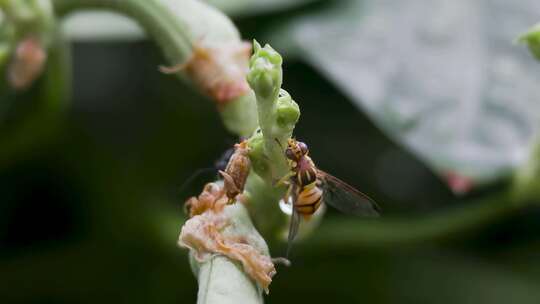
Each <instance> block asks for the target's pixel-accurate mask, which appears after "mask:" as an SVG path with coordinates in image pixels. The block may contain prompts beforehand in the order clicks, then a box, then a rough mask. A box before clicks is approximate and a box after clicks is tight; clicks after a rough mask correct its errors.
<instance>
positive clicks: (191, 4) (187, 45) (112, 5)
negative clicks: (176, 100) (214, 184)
mask: <svg viewBox="0 0 540 304" xmlns="http://www.w3.org/2000/svg"><path fill="white" fill-rule="evenodd" d="M51 1H52V3H53V6H54V9H55V11H56V13H57V14H58V15H59V16H60V17H62V16H67V15H69V14H70V13H73V12H75V11H79V10H86V9H102V10H108V11H113V12H116V13H119V14H122V15H125V16H127V17H130V18H131V19H133V20H134V21H135V22H137V23H138V24H139V26H141V27H142V28H143V29H144V31H145V32H146V33H147V35H148V36H149V37H150V38H151V39H153V40H154V41H155V42H156V44H157V45H158V47H159V48H160V49H161V50H162V51H163V53H164V55H165V58H166V60H167V61H168V63H169V64H170V65H178V64H184V63H186V62H188V60H190V59H191V58H192V56H193V55H194V50H195V46H196V45H197V44H198V43H200V42H201V40H204V41H205V43H206V44H208V45H209V46H212V45H216V46H219V45H228V44H231V43H237V44H239V45H240V44H241V40H240V34H239V32H238V30H237V29H236V27H235V26H234V24H233V23H232V22H231V21H230V20H229V19H228V18H227V17H226V16H225V15H223V14H222V13H221V12H219V11H217V10H216V9H214V8H213V7H211V6H209V5H207V4H205V3H203V2H202V1H195V0H183V1H180V0H51ZM202 20H203V22H202ZM246 60H247V59H246ZM230 64H231V65H234V64H238V63H235V62H231V63H230ZM156 70H157V68H156ZM219 73H220V71H217V72H216V73H213V74H219ZM178 75H179V76H180V78H181V79H182V80H186V79H187V78H188V77H186V72H185V71H184V70H182V73H179V74H178ZM208 77H209V79H212V77H214V75H208ZM242 80H243V78H242ZM199 89H202V88H200V87H199ZM220 114H221V116H222V119H223V123H224V125H225V127H226V128H227V129H228V130H229V131H231V132H232V133H235V134H237V135H238V136H244V137H247V136H249V135H251V133H252V132H253V130H255V128H256V127H257V116H256V105H255V96H254V95H253V94H252V92H250V91H248V92H247V93H245V94H243V95H240V96H238V97H236V98H234V99H232V100H230V101H229V102H227V103H226V104H225V105H223V106H222V107H220Z"/></svg>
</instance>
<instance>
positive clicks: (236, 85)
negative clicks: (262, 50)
mask: <svg viewBox="0 0 540 304" xmlns="http://www.w3.org/2000/svg"><path fill="white" fill-rule="evenodd" d="M202 44H203V43H202V42H198V43H196V44H195V45H194V46H193V54H192V55H191V57H190V58H189V59H188V61H187V62H186V63H183V64H180V65H177V66H174V67H161V68H160V70H161V71H162V72H163V73H168V74H171V73H177V72H180V71H185V72H186V73H187V74H188V75H189V77H190V78H191V79H192V80H193V81H194V82H195V83H196V84H197V85H198V86H199V87H200V88H201V90H203V91H204V92H205V93H206V94H207V95H209V96H210V97H212V98H213V99H214V100H215V101H216V102H217V103H218V105H224V104H226V103H228V102H229V101H232V100H234V99H236V98H238V97H240V96H242V95H245V94H246V93H247V92H249V90H250V89H249V85H248V83H247V81H246V75H247V72H248V69H249V57H250V55H251V44H250V43H248V42H244V41H242V42H231V43H227V44H221V45H217V46H204V45H202Z"/></svg>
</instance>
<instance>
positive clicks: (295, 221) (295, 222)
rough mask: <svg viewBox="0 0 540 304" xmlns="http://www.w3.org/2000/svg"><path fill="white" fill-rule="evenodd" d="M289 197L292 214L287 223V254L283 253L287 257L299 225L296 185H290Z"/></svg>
mask: <svg viewBox="0 0 540 304" xmlns="http://www.w3.org/2000/svg"><path fill="white" fill-rule="evenodd" d="M291 187H292V189H291V197H292V204H293V206H292V215H291V223H290V225H289V236H288V237H287V254H286V255H285V256H286V257H287V258H288V257H289V253H290V251H291V248H292V244H293V241H294V238H295V237H296V235H297V234H298V228H299V227H300V214H298V212H297V211H296V207H295V205H296V199H297V196H298V195H297V191H296V190H297V189H296V187H297V186H296V185H295V184H292V185H291Z"/></svg>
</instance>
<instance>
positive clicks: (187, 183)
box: [178, 168, 217, 196]
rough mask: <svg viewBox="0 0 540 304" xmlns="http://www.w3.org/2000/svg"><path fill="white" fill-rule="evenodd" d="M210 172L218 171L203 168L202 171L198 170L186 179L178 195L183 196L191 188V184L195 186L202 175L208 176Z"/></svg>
mask: <svg viewBox="0 0 540 304" xmlns="http://www.w3.org/2000/svg"><path fill="white" fill-rule="evenodd" d="M210 172H217V169H216V168H202V169H197V170H196V171H195V172H193V174H191V176H190V177H189V178H188V179H186V180H185V181H184V182H183V183H182V185H181V186H180V188H179V189H178V194H179V196H183V194H184V192H185V191H186V189H187V188H188V187H189V186H191V184H193V182H194V181H195V180H196V179H197V178H198V177H200V176H201V175H203V174H206V173H210Z"/></svg>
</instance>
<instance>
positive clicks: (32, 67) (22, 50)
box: [8, 37, 47, 90]
mask: <svg viewBox="0 0 540 304" xmlns="http://www.w3.org/2000/svg"><path fill="white" fill-rule="evenodd" d="M46 60H47V53H46V51H45V49H44V48H43V46H42V44H41V42H40V40H39V39H38V38H36V37H28V38H26V39H24V40H22V41H21V42H19V44H18V45H17V49H16V50H15V54H14V56H13V59H12V61H11V64H10V66H9V70H8V80H9V83H10V84H11V86H12V87H13V88H15V89H18V90H22V89H26V88H28V87H29V86H30V85H31V84H32V83H33V82H34V80H36V78H38V77H39V76H40V75H41V72H42V71H43V68H44V66H45V61H46Z"/></svg>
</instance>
